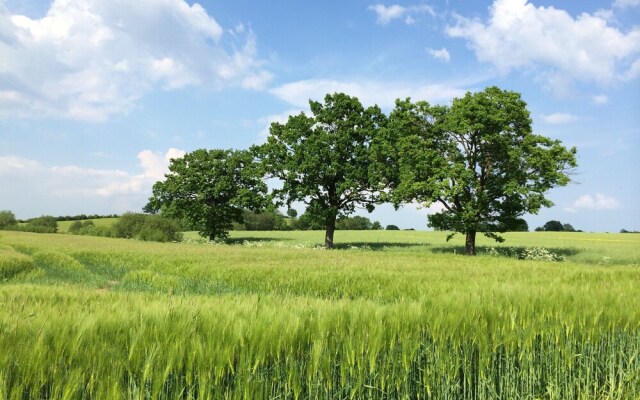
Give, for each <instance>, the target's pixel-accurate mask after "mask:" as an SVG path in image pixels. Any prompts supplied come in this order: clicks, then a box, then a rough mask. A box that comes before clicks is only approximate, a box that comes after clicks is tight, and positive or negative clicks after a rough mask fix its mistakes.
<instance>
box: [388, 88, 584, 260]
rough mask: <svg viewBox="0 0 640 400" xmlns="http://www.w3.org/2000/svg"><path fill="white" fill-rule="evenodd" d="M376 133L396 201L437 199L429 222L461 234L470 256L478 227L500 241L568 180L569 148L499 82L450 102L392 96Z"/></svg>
mask: <svg viewBox="0 0 640 400" xmlns="http://www.w3.org/2000/svg"><path fill="white" fill-rule="evenodd" d="M381 137H382V138H383V139H384V140H382V142H381V144H380V145H379V146H378V147H379V148H382V149H384V151H381V150H378V157H379V158H380V154H383V155H384V156H385V157H387V158H390V160H388V161H387V164H388V165H394V167H395V168H390V169H387V170H386V171H384V172H385V173H384V174H383V176H384V178H385V180H386V182H388V184H389V186H390V187H392V188H393V190H392V192H391V193H392V199H393V201H394V203H395V204H396V205H398V204H400V203H402V202H412V201H417V202H420V203H424V204H430V203H433V202H438V203H440V204H441V205H442V207H443V208H444V209H443V211H442V212H440V213H436V214H431V215H429V217H428V218H429V224H430V225H431V226H432V227H434V228H437V229H442V230H449V231H452V232H454V234H455V233H456V232H457V233H462V234H465V235H466V251H467V253H468V254H475V240H476V233H477V232H479V231H482V232H483V233H484V234H485V235H487V236H489V237H492V238H494V239H496V240H498V241H502V238H501V237H500V236H499V235H498V234H497V233H496V232H502V231H505V230H509V229H510V228H511V227H513V226H514V225H517V224H518V223H519V217H520V216H522V215H523V214H525V213H533V214H535V213H537V212H538V211H539V210H540V208H541V207H549V206H551V205H552V204H553V203H552V202H551V201H550V200H549V199H547V198H546V197H545V193H546V192H547V191H548V190H549V189H551V188H553V187H555V186H564V185H566V184H568V183H569V182H570V178H569V172H570V170H571V168H573V167H575V166H576V159H575V153H576V150H575V148H572V149H567V148H565V147H564V146H562V144H561V142H560V141H558V140H552V139H549V138H547V137H543V136H539V135H535V134H533V133H532V129H531V118H530V116H529V111H528V110H527V108H526V103H525V102H524V101H523V100H522V99H521V98H520V95H519V94H518V93H516V92H511V91H503V90H501V89H499V88H497V87H490V88H487V89H485V90H484V91H482V92H478V93H473V94H472V93H467V94H466V95H465V96H464V97H463V98H458V99H454V100H453V103H452V105H451V106H431V105H429V104H428V103H426V102H417V103H412V102H411V101H410V100H409V99H407V100H402V101H401V100H398V101H397V102H396V107H395V109H394V110H393V111H392V113H391V115H390V117H389V122H388V128H387V129H386V130H385V134H384V135H383V136H381ZM394 171H395V172H394ZM451 236H452V235H451Z"/></svg>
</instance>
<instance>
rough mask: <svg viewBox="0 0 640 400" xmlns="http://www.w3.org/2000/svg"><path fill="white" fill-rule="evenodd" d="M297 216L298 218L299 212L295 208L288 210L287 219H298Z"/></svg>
mask: <svg viewBox="0 0 640 400" xmlns="http://www.w3.org/2000/svg"><path fill="white" fill-rule="evenodd" d="M297 216H298V211H296V209H295V208H288V209H287V217H289V218H296V217H297Z"/></svg>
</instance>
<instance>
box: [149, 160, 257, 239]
mask: <svg viewBox="0 0 640 400" xmlns="http://www.w3.org/2000/svg"><path fill="white" fill-rule="evenodd" d="M165 176H166V179H165V180H164V181H159V182H156V183H155V185H154V186H153V196H152V197H151V198H150V199H149V203H148V204H147V206H146V207H145V211H150V212H155V211H161V212H162V213H163V214H166V215H167V216H171V217H177V218H182V219H185V220H186V221H187V222H188V223H189V224H190V225H192V226H193V227H195V228H197V229H198V231H199V233H200V234H201V235H202V236H205V237H208V238H209V239H210V240H215V239H218V238H225V237H227V235H228V232H229V230H230V229H231V228H232V227H233V222H238V223H242V222H243V210H244V209H245V208H248V209H251V210H254V211H259V210H261V209H262V208H264V206H265V205H266V204H267V198H266V193H267V185H266V184H265V183H264V182H263V180H262V179H261V178H262V176H261V173H260V170H259V168H258V166H257V165H256V163H255V161H254V159H253V156H252V154H251V153H250V152H248V151H245V150H219V149H214V150H204V149H199V150H195V151H193V152H191V153H188V154H186V155H185V156H184V157H182V158H177V159H172V160H171V163H170V165H169V173H168V174H167V175H165Z"/></svg>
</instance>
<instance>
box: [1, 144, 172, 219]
mask: <svg viewBox="0 0 640 400" xmlns="http://www.w3.org/2000/svg"><path fill="white" fill-rule="evenodd" d="M184 154H185V152H184V151H182V150H179V149H174V148H171V149H169V150H168V151H167V152H165V153H160V152H153V151H150V150H143V151H141V152H140V153H138V160H139V163H140V168H141V172H139V173H130V172H127V171H123V170H118V169H115V170H103V169H95V168H83V167H79V166H76V165H63V166H52V167H49V166H45V165H43V164H42V163H40V162H38V161H34V160H30V159H27V158H23V157H16V156H0V185H1V186H2V187H8V186H11V187H12V190H11V191H6V190H5V191H0V204H3V207H5V208H8V209H11V210H12V211H14V212H15V213H16V214H22V215H25V213H31V212H33V210H40V211H39V213H40V214H53V215H63V214H78V213H83V212H85V213H86V212H90V213H96V212H99V213H111V212H124V211H129V210H139V209H140V208H141V207H142V206H144V203H145V202H146V199H147V198H148V197H149V196H150V195H151V187H152V186H153V184H154V183H155V182H156V181H158V180H162V179H164V174H165V173H167V172H168V166H169V161H170V159H171V158H179V157H182V156H183V155H184ZM27 216H29V215H27Z"/></svg>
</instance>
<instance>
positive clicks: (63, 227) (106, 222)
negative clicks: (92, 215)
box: [58, 218, 118, 233]
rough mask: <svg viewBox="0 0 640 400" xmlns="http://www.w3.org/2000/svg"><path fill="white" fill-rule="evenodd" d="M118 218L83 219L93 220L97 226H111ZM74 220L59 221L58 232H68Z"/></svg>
mask: <svg viewBox="0 0 640 400" xmlns="http://www.w3.org/2000/svg"><path fill="white" fill-rule="evenodd" d="M117 220H118V218H96V219H90V220H83V221H93V223H94V224H95V225H96V226H111V225H113V224H114V222H116V221H117ZM74 222H75V221H58V232H60V233H66V232H68V231H69V227H70V226H71V224H73V223H74Z"/></svg>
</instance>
